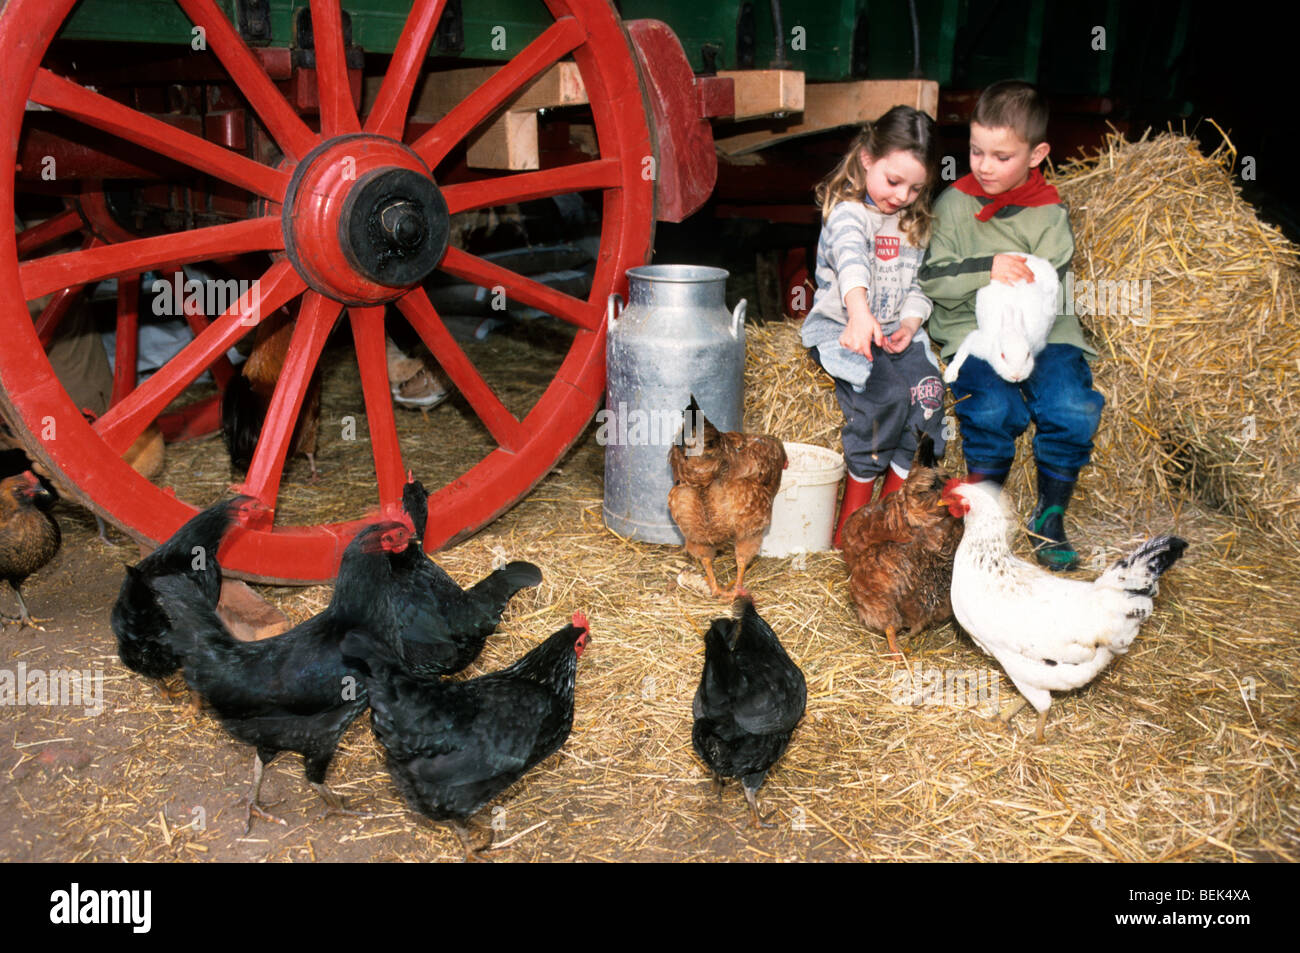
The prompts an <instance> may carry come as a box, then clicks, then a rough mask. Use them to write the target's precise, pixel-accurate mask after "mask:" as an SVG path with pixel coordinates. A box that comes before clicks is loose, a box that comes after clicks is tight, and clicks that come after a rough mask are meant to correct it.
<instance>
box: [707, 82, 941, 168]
mask: <svg viewBox="0 0 1300 953" xmlns="http://www.w3.org/2000/svg"><path fill="white" fill-rule="evenodd" d="M737 97H739V92H737ZM900 105H901V106H912V107H914V108H916V109H920V110H921V111H923V112H926V113H929V114H930V115H931V116H934V115H935V114H936V113H937V111H938V108H939V84H938V83H936V82H934V81H933V80H924V79H876V80H871V79H866V80H859V81H856V82H852V83H810V84H808V86H807V87H806V88H805V89H804V109H803V114H802V116H800V117H798V118H797V119H792V120H790V121H789V122H784V123H780V124H773V126H772V128H768V129H759V130H756V131H753V132H743V133H738V134H736V135H732V136H715V138H714V142H715V143H716V144H717V147H718V150H719V151H720V152H721V153H722V154H723V155H728V156H735V155H744V154H746V153H750V152H755V151H757V150H759V149H762V148H764V147H766V146H770V145H775V144H776V143H778V142H786V141H788V140H790V139H797V138H799V137H800V136H810V135H813V134H815V133H818V132H824V131H826V130H828V129H836V128H839V127H840V126H853V125H857V124H858V123H860V122H865V121H866V120H868V119H875V118H877V117H879V116H881V115H883V114H884V113H886V112H888V111H889V109H890V108H892V107H894V106H900Z"/></svg>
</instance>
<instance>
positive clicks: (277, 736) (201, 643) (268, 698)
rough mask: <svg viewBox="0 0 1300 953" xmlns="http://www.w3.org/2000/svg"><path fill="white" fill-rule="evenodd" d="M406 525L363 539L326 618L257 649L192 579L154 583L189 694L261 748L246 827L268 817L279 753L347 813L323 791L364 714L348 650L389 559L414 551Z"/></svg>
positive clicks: (367, 533) (370, 531) (343, 568)
mask: <svg viewBox="0 0 1300 953" xmlns="http://www.w3.org/2000/svg"><path fill="white" fill-rule="evenodd" d="M408 540H409V534H408V533H407V530H406V527H404V526H403V525H402V524H400V523H378V524H375V525H373V526H368V527H366V528H365V529H363V530H362V531H361V532H360V533H358V534H357V537H356V538H355V539H354V540H353V541H352V542H351V543H349V544H348V547H347V549H346V550H344V553H343V561H342V564H341V565H340V567H339V575H338V579H337V580H336V582H335V586H334V595H333V597H332V598H331V600H330V604H329V605H328V606H327V607H326V608H325V610H324V611H323V612H321V613H320V614H319V615H316V616H314V617H313V618H311V619H308V620H307V621H305V622H303V623H301V624H299V625H297V626H294V627H293V628H292V629H290V630H289V631H288V632H285V633H283V634H282V635H277V636H274V637H272V638H269V639H263V640H261V641H258V642H241V641H239V640H238V639H236V638H235V637H234V636H232V635H231V634H230V632H229V631H228V630H227V629H226V627H225V626H224V625H223V624H222V623H221V620H220V619H219V618H218V617H217V615H216V612H215V611H214V610H213V609H212V607H211V606H210V605H209V604H208V603H207V601H206V599H204V598H203V597H202V596H200V595H199V594H198V592H197V590H196V589H195V588H194V585H193V583H191V582H190V581H189V580H187V579H185V578H184V577H180V576H168V577H164V578H162V579H159V580H158V581H157V582H155V584H154V585H155V587H156V589H157V591H158V593H159V596H160V601H161V602H162V604H163V606H164V607H165V609H166V612H167V615H168V618H169V619H170V621H171V628H172V635H171V639H172V645H173V648H174V649H175V651H176V653H177V654H178V655H179V656H180V658H181V662H182V664H183V666H184V669H185V681H186V682H187V683H188V684H189V686H190V688H191V689H193V690H194V691H195V692H197V693H199V694H200V695H202V696H203V698H205V699H207V701H208V703H209V704H210V705H211V706H212V708H213V709H214V710H215V711H216V713H217V716H218V717H219V718H220V719H221V724H222V726H223V727H224V728H225V729H226V730H227V731H228V732H230V734H231V735H233V736H234V737H235V738H236V740H238V741H242V742H243V743H245V744H249V745H253V746H254V747H256V748H257V758H256V760H255V761H254V763H253V787H252V792H251V793H250V795H249V797H248V799H247V803H248V823H249V826H250V827H251V825H252V816H253V814H254V813H257V814H258V815H259V816H261V817H265V818H266V819H267V820H271V821H275V822H277V823H279V824H283V823H284V821H283V820H281V819H280V818H277V817H274V816H272V815H270V814H267V813H266V812H265V811H264V810H262V808H261V805H260V804H259V802H258V798H259V795H260V793H261V787H262V774H263V771H264V770H265V767H266V765H267V764H269V763H270V762H271V760H272V759H274V758H275V756H276V755H277V754H278V753H279V752H281V751H297V752H298V753H299V754H301V755H302V757H303V766H304V769H305V773H306V775H307V783H308V784H310V785H311V787H312V789H313V790H315V791H316V792H317V793H318V794H319V795H320V796H321V797H322V798H324V800H325V803H326V804H328V805H329V807H330V809H331V810H332V811H341V810H342V809H343V801H342V799H341V798H339V796H338V795H336V794H335V793H334V792H333V791H331V790H330V789H329V788H328V787H326V785H325V773H326V771H327V770H328V769H329V764H330V760H331V759H332V758H333V756H334V750H335V748H337V747H338V742H339V739H340V738H341V737H342V736H343V732H344V731H345V730H347V727H348V725H350V724H351V723H352V720H353V719H354V718H356V717H357V715H359V714H361V712H362V711H364V710H365V708H366V691H365V686H364V684H363V683H362V682H361V680H360V679H359V678H358V677H357V673H356V672H355V671H354V670H353V669H352V668H350V667H349V666H347V665H346V664H344V661H343V655H342V652H341V644H342V641H343V637H344V635H345V634H346V633H347V631H348V630H349V629H350V628H352V627H353V626H355V625H356V624H357V615H356V613H357V611H358V610H359V609H360V608H361V607H362V606H364V605H365V604H366V603H367V602H368V593H369V592H370V591H371V589H372V588H373V586H374V584H375V582H374V580H375V578H376V575H377V574H382V573H384V572H386V560H385V559H384V556H383V554H384V552H385V551H392V550H396V549H400V548H401V547H402V546H405V545H407V541H408Z"/></svg>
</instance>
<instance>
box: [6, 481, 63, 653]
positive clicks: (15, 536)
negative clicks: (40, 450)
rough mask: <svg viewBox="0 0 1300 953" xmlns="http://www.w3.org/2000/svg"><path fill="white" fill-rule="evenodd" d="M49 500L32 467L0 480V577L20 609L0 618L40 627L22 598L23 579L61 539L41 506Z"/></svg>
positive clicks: (48, 556)
mask: <svg viewBox="0 0 1300 953" xmlns="http://www.w3.org/2000/svg"><path fill="white" fill-rule="evenodd" d="M51 501H52V497H51V495H50V492H49V490H47V489H45V488H44V487H43V486H42V485H41V482H40V480H38V479H36V476H35V474H33V473H32V471H31V470H27V471H26V472H24V473H20V474H18V475H17V476H11V477H9V478H8V479H6V480H4V481H0V579H3V580H4V581H5V582H7V583H9V585H10V586H11V587H12V588H13V591H14V595H15V596H16V597H17V598H18V612H19V615H18V617H17V618H10V617H9V616H7V615H0V619H3V620H4V621H5V622H17V623H19V628H22V627H23V626H31V627H32V628H34V629H39V628H40V626H39V625H37V624H36V620H35V619H33V618H32V617H31V616H30V615H29V614H28V612H27V603H25V602H24V601H23V591H22V584H23V580H24V579H26V578H27V577H28V576H30V575H31V574H32V573H34V572H36V570H38V569H40V568H41V567H42V566H44V565H45V564H46V563H48V562H49V561H50V560H51V559H53V558H54V554H55V553H57V552H58V551H59V543H60V542H61V541H62V536H61V534H60V533H59V524H58V523H56V522H54V518H53V517H51V516H50V515H49V514H47V513H45V512H44V511H43V510H42V509H41V507H42V506H45V505H49V504H50V503H51Z"/></svg>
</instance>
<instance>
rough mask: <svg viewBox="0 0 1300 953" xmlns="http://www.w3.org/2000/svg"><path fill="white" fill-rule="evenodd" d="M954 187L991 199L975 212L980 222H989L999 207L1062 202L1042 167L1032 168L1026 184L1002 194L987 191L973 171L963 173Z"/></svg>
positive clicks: (1034, 206)
mask: <svg viewBox="0 0 1300 953" xmlns="http://www.w3.org/2000/svg"><path fill="white" fill-rule="evenodd" d="M952 187H953V188H954V189H956V190H957V191H958V192H965V193H966V194H967V195H973V196H975V197H976V198H983V199H988V200H989V202H988V204H987V205H985V206H984V207H983V208H982V209H980V210H979V211H978V212H976V213H975V220H976V221H978V222H987V221H988V220H989V219H991V218H992V217H993V216H994V215H996V214H997V213H998V210H999V209H1004V208H1006V207H1007V206H1008V205H1021V206H1024V207H1026V208H1037V207H1038V206H1040V205H1059V204H1061V193H1059V192H1057V191H1056V186H1054V185H1048V184H1047V180H1046V179H1045V178H1043V172H1042V170H1041V169H1030V170H1029V178H1028V179H1027V180H1026V181H1025V184H1024V185H1018V186H1016V187H1015V188H1014V189H1011V190H1010V191H1008V192H1003V193H1002V194H1001V195H989V194H988V193H987V192H985V191H984V188H983V186H981V185H980V184H979V180H978V179H976V178H975V173H973V172H971V173H968V174H967V175H963V176H962V177H961V178H960V179H958V180H957V181H956V182H954V183H953V184H952Z"/></svg>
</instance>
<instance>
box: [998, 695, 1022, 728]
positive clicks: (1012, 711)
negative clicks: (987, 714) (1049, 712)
mask: <svg viewBox="0 0 1300 953" xmlns="http://www.w3.org/2000/svg"><path fill="white" fill-rule="evenodd" d="M1028 704H1029V702H1028V701H1026V700H1025V698H1024V697H1023V696H1022V697H1020V698H1017V699H1016V700H1015V701H1013V702H1012V703H1011V704H1010V705H1008V706H1007V707H1006V708H1004V709H1002V711H1001V712H1000V713H999V714H998V721H1000V722H1002V724H1004V725H1007V726H1010V725H1011V719H1012V718H1014V717H1015V716H1016V714H1017V713H1018V712H1019V711H1020V709H1022V708H1024V707H1025V706H1026V705H1028Z"/></svg>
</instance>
